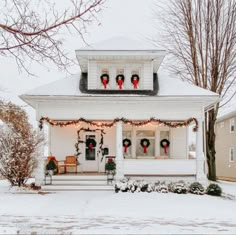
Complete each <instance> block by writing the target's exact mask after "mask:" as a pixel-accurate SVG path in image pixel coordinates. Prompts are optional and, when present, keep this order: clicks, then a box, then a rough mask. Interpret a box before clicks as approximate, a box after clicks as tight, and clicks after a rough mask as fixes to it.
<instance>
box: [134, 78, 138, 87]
mask: <svg viewBox="0 0 236 235" xmlns="http://www.w3.org/2000/svg"><path fill="white" fill-rule="evenodd" d="M133 85H134V89H137V88H138V79H137V78H134V80H133Z"/></svg>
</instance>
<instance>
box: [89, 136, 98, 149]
mask: <svg viewBox="0 0 236 235" xmlns="http://www.w3.org/2000/svg"><path fill="white" fill-rule="evenodd" d="M91 144H92V146H93V147H96V145H97V142H96V141H95V140H94V139H90V138H88V139H87V140H86V147H88V148H90V146H91Z"/></svg>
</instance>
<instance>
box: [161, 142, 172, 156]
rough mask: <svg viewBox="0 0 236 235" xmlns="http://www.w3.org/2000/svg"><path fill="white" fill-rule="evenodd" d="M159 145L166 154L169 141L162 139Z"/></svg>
mask: <svg viewBox="0 0 236 235" xmlns="http://www.w3.org/2000/svg"><path fill="white" fill-rule="evenodd" d="M160 145H161V147H162V148H163V149H164V153H167V150H168V148H169V146H170V141H169V140H168V139H163V140H161V142H160Z"/></svg>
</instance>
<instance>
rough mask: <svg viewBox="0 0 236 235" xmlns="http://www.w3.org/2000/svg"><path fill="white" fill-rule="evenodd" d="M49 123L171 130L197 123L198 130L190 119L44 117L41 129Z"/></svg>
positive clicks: (192, 119)
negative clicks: (118, 123) (141, 119)
mask: <svg viewBox="0 0 236 235" xmlns="http://www.w3.org/2000/svg"><path fill="white" fill-rule="evenodd" d="M44 122H46V123H49V124H50V125H51V126H59V127H66V126H70V125H79V124H80V123H86V124H88V125H91V126H95V127H101V128H104V127H105V128H108V127H109V128H110V127H113V126H114V125H115V124H116V123H117V122H123V123H124V124H129V125H131V126H136V127H140V126H146V125H148V124H158V125H162V126H168V127H171V128H178V127H186V126H188V125H190V124H192V123H195V126H194V127H193V131H194V132H196V131H197V130H198V121H197V119H196V118H193V117H192V118H189V119H187V120H182V121H181V120H179V121H174V120H171V121H168V120H161V119H156V118H150V119H149V120H145V121H133V120H130V119H126V118H116V119H114V120H113V121H110V122H108V121H106V122H101V121H100V122H96V121H90V120H87V119H84V118H80V119H77V120H71V121H56V120H52V119H50V118H48V117H42V118H41V119H40V120H39V128H40V129H42V128H43V123H44Z"/></svg>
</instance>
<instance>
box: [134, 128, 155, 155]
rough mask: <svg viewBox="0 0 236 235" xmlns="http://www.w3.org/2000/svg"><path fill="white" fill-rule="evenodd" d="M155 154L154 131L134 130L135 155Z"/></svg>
mask: <svg viewBox="0 0 236 235" xmlns="http://www.w3.org/2000/svg"><path fill="white" fill-rule="evenodd" d="M154 156H155V131H154V130H142V131H141V130H140V131H137V132H136V157H154Z"/></svg>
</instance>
